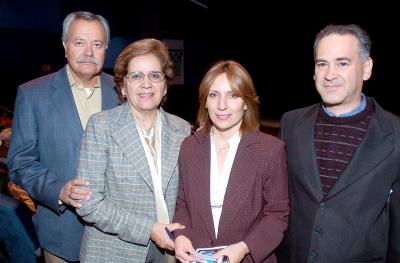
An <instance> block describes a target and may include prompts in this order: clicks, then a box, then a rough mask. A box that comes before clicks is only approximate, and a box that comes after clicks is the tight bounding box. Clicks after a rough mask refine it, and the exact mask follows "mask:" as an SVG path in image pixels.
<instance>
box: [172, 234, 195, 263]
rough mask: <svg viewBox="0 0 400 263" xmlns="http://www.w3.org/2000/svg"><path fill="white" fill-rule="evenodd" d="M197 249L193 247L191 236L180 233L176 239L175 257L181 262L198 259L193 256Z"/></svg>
mask: <svg viewBox="0 0 400 263" xmlns="http://www.w3.org/2000/svg"><path fill="white" fill-rule="evenodd" d="M194 253H195V249H194V248H193V245H192V242H190V240H189V238H187V237H186V236H184V235H180V236H178V237H177V238H176V239H175V257H176V258H177V259H178V260H180V261H181V262H191V261H196V259H197V258H196V257H195V256H193V255H194Z"/></svg>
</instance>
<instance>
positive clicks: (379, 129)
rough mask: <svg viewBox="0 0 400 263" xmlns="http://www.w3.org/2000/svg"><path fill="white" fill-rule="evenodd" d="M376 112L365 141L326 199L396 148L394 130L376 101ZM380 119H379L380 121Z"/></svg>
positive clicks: (348, 184)
mask: <svg viewBox="0 0 400 263" xmlns="http://www.w3.org/2000/svg"><path fill="white" fill-rule="evenodd" d="M375 106H376V112H375V116H374V117H373V119H372V120H371V123H370V127H369V128H368V131H367V134H366V137H365V138H364V141H363V142H362V143H361V144H360V145H359V146H358V148H357V150H356V151H355V153H354V155H353V158H352V160H351V162H350V163H349V165H348V166H347V167H346V169H345V170H344V171H343V174H342V175H340V177H339V179H338V181H337V182H336V184H335V185H334V186H333V188H332V190H331V191H329V193H328V195H327V197H326V199H328V198H331V197H333V196H335V195H336V194H338V193H339V192H341V191H343V190H344V189H346V188H347V187H348V186H350V185H352V184H353V183H354V182H356V181H357V180H359V179H360V178H362V177H363V176H364V175H366V174H368V173H369V172H370V171H371V170H373V169H374V168H375V167H376V166H378V165H379V163H381V162H382V161H384V160H385V159H386V158H387V156H388V155H389V154H390V153H391V152H392V151H393V150H394V138H393V134H392V133H393V131H392V129H391V128H390V126H389V122H386V120H385V119H384V117H383V116H382V115H381V111H382V109H381V108H380V107H379V106H378V105H377V104H376V103H375ZM378 120H379V121H378Z"/></svg>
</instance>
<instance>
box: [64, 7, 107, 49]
mask: <svg viewBox="0 0 400 263" xmlns="http://www.w3.org/2000/svg"><path fill="white" fill-rule="evenodd" d="M78 19H82V20H85V21H88V22H89V21H98V22H100V23H101V25H102V26H103V28H104V31H105V33H106V43H105V44H106V48H108V43H109V42H110V26H109V25H108V21H107V20H106V19H105V18H104V17H102V16H101V15H96V14H93V13H91V12H86V11H77V12H72V13H70V14H69V15H67V16H66V17H65V19H64V22H63V32H62V41H63V42H64V44H65V43H67V41H68V33H69V29H70V27H71V24H72V22H74V21H75V20H78Z"/></svg>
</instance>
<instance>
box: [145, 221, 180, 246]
mask: <svg viewBox="0 0 400 263" xmlns="http://www.w3.org/2000/svg"><path fill="white" fill-rule="evenodd" d="M165 228H168V230H169V231H170V232H174V231H175V230H177V229H184V228H185V226H183V225H181V224H179V223H174V224H162V223H154V225H153V228H152V229H151V234H150V239H151V240H153V242H154V243H155V244H156V245H157V246H158V247H160V248H162V249H168V250H171V251H174V249H175V243H174V241H173V240H171V239H170V238H169V236H168V234H167V231H165Z"/></svg>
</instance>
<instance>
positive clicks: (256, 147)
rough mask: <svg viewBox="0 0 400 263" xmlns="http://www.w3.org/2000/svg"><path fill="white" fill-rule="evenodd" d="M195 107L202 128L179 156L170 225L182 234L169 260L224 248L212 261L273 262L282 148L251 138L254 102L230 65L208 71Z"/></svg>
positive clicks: (282, 200) (282, 187) (281, 197)
mask: <svg viewBox="0 0 400 263" xmlns="http://www.w3.org/2000/svg"><path fill="white" fill-rule="evenodd" d="M199 102H200V103H199V104H200V106H199V111H198V114H197V120H198V123H199V125H200V127H202V128H201V129H200V130H198V131H197V132H196V133H195V134H194V135H192V136H190V137H188V138H186V139H185V140H184V141H183V143H182V146H181V150H180V154H179V161H178V164H179V176H180V183H179V190H178V198H177V204H176V210H175V217H174V220H173V222H176V223H180V224H183V225H185V226H186V228H185V229H177V230H176V231H175V233H174V234H175V253H176V257H177V258H178V259H179V260H180V261H182V262H187V261H195V260H196V259H197V258H198V257H199V255H198V253H196V249H198V248H209V247H224V248H222V249H220V251H218V252H217V253H216V254H214V258H215V259H219V261H222V262H226V261H227V259H228V260H229V262H230V263H237V262H268V263H275V262H276V257H275V254H274V250H275V248H276V247H277V246H278V244H279V243H280V242H281V240H282V238H283V233H284V231H285V230H286V227H287V222H288V214H289V206H288V202H289V201H288V189H287V188H288V185H287V171H286V155H285V149H284V144H283V142H282V141H281V140H279V139H277V138H275V137H273V136H271V135H267V134H264V133H262V132H259V131H258V124H259V118H258V117H259V114H258V104H259V101H258V96H257V94H256V91H255V89H254V86H253V82H252V79H251V77H250V75H249V73H248V72H247V70H246V69H245V68H244V67H243V66H242V65H240V64H239V63H237V62H235V61H232V60H228V61H219V62H217V63H216V64H214V65H213V66H212V67H211V68H210V69H209V70H208V72H207V73H206V75H205V76H204V78H203V80H202V82H201V84H200V88H199ZM203 251H204V250H203ZM206 251H207V250H206ZM221 259H222V260H221ZM219 261H218V262H219Z"/></svg>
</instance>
